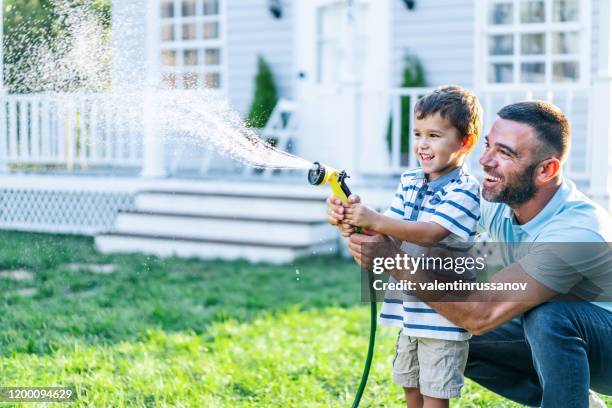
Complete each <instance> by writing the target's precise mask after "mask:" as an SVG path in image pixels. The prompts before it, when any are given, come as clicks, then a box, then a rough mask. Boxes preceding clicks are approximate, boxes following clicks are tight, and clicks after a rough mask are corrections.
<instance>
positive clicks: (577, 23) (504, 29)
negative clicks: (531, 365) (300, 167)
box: [113, 0, 612, 203]
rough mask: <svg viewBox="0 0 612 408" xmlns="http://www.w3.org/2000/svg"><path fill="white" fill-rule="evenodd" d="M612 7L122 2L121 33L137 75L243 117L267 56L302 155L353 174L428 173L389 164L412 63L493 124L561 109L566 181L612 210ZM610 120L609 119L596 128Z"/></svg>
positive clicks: (543, 1)
mask: <svg viewBox="0 0 612 408" xmlns="http://www.w3.org/2000/svg"><path fill="white" fill-rule="evenodd" d="M609 9H610V5H609V1H606V0H574V1H569V0H568V1H565V0H563V1H562V0H551V1H549V0H534V1H524V0H504V1H501V0H477V1H476V0H437V1H423V0H414V1H406V0H312V1H300V0H282V1H281V0H277V1H269V0H156V1H145V0H140V1H139V2H138V1H136V2H123V1H120V0H116V1H115V2H114V3H113V10H114V15H115V19H116V20H120V21H122V22H123V23H122V24H123V25H125V20H126V18H129V19H131V21H133V23H131V24H130V27H132V29H130V30H129V31H127V32H125V33H122V32H121V30H116V31H115V35H116V38H117V43H118V44H119V47H120V48H121V47H122V46H123V48H124V49H129V51H126V52H125V53H123V54H124V55H129V57H128V60H129V61H134V60H140V61H142V65H141V66H135V65H133V64H132V63H131V62H130V63H129V64H128V66H131V67H132V68H133V69H134V68H135V69H137V70H138V71H140V72H144V71H146V70H147V68H146V67H145V65H148V67H149V68H148V69H149V72H150V71H151V70H152V71H154V73H153V74H152V75H153V76H158V79H159V81H161V82H162V83H164V84H166V85H167V86H168V87H170V88H179V89H185V88H187V89H189V88H197V87H200V86H212V87H215V88H218V89H219V90H220V91H221V92H223V93H224V94H226V95H227V97H228V98H229V100H230V102H231V104H232V105H233V106H234V107H235V108H236V109H237V110H238V111H239V112H240V113H241V114H243V115H244V114H246V112H247V111H248V108H249V104H250V101H251V98H252V95H253V78H254V76H255V69H256V58H257V56H258V55H262V56H264V57H265V58H266V60H267V61H268V62H269V63H270V64H271V65H272V67H273V71H274V74H275V79H276V81H277V84H278V88H279V92H280V95H281V96H282V97H284V98H288V99H292V100H295V101H296V102H297V107H298V108H297V109H298V116H299V127H298V134H297V136H296V139H297V144H298V146H299V153H300V154H301V155H303V156H304V157H306V158H309V159H312V160H320V161H323V162H326V163H334V164H335V163H338V164H337V165H338V166H341V167H343V168H347V169H348V170H350V171H351V173H353V174H359V175H363V176H367V175H369V174H389V173H391V174H392V173H397V172H398V171H400V169H401V168H402V167H405V166H406V165H408V166H410V165H414V164H415V162H414V158H411V159H412V160H410V161H409V162H408V163H406V159H404V160H403V162H402V159H401V157H400V156H401V152H400V151H399V150H400V149H398V148H397V147H396V146H393V147H392V150H393V151H392V152H391V154H390V155H389V154H388V146H387V142H386V140H385V137H384V136H385V134H386V129H387V126H388V118H389V112H392V111H394V109H397V108H398V106H397V105H398V103H397V102H398V99H399V97H400V94H406V95H408V94H410V93H411V91H410V90H399V89H397V88H398V87H399V85H400V82H401V73H402V70H403V60H404V56H405V55H406V53H410V54H413V55H416V56H417V57H418V58H419V59H420V60H421V61H422V63H423V65H424V67H425V71H426V77H427V82H428V85H430V86H437V85H441V84H447V83H455V84H459V85H462V86H466V87H470V88H473V89H475V90H476V91H477V93H478V94H479V96H480V97H481V101H482V103H483V106H484V107H485V111H486V114H487V118H486V125H489V124H490V123H491V120H492V119H493V118H494V117H495V112H496V110H497V109H498V108H499V107H501V106H502V105H503V104H504V103H508V102H510V101H514V100H519V99H525V98H539V99H547V100H550V101H552V102H553V103H555V104H557V105H558V106H559V107H560V108H561V109H563V110H564V111H565V112H566V114H567V115H568V116H569V117H570V120H571V122H572V125H573V136H574V142H573V146H572V157H571V159H570V163H568V166H567V168H566V172H567V173H568V175H570V177H572V178H573V179H575V180H576V182H577V183H578V184H579V185H580V186H581V187H582V188H583V189H584V190H585V191H587V192H589V193H590V194H591V195H593V196H594V197H595V198H596V199H597V200H599V201H600V202H602V203H603V202H606V200H608V201H609V187H608V185H609V181H608V180H609V179H610V170H609V166H607V167H606V166H605V165H602V166H603V167H601V168H600V167H598V166H600V163H603V162H606V163H608V162H609V160H610V159H609V156H610V155H609V151H610V150H609V145H610V143H609V139H610V127H609V120H607V119H606V118H607V117H609V115H608V113H607V112H609V110H610V103H609V100H610V95H609V83H610V72H611V70H612V68H611V67H610V46H611V45H610V28H609V27H610V19H611V17H610V10H609ZM126 16H129V17H126ZM118 26H119V25H118ZM133 27H141V30H143V31H144V32H146V33H147V34H143V35H142V36H140V37H138V36H137V37H138V38H142V39H144V38H146V39H147V41H149V42H150V43H149V44H144V43H142V42H141V43H133V42H130V39H129V38H124V37H131V38H134V37H135V36H134V31H133ZM147 27H148V28H147ZM139 41H141V40H139ZM147 45H148V46H149V48H148V49H149V51H150V52H149V55H148V57H146V55H147ZM118 65H119V64H118ZM118 69H119V70H124V69H123V68H118ZM416 93H417V94H418V91H416ZM599 98H601V100H600V99H599ZM413 99H415V98H413ZM600 112H601V114H602V115H603V116H602V118H603V120H596V118H597V115H599V114H600ZM400 114H404V113H403V112H402V113H400ZM400 114H398V115H395V116H394V117H399V116H400ZM338 118H343V120H342V121H338ZM323 141H325V142H324V143H325V148H321V144H322V143H323ZM598 155H601V157H598ZM474 156H475V157H476V156H477V155H474ZM597 158H598V159H599V160H595V159H597ZM472 167H474V169H477V167H478V166H477V165H476V163H472Z"/></svg>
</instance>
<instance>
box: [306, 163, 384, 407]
mask: <svg viewBox="0 0 612 408" xmlns="http://www.w3.org/2000/svg"><path fill="white" fill-rule="evenodd" d="M346 178H348V175H347V174H346V172H345V171H344V170H343V171H341V172H339V171H338V170H336V169H334V168H331V167H327V166H323V165H322V164H320V163H319V162H314V165H313V167H312V168H311V169H310V171H309V172H308V182H309V183H310V184H312V185H322V184H325V183H328V184H329V185H330V186H331V189H332V192H333V194H334V196H336V197H338V198H339V199H340V201H342V203H343V204H344V205H348V204H349V201H348V198H349V196H350V195H351V190H350V189H349V188H348V186H347V185H346V183H345V179H346ZM355 232H357V233H359V232H361V228H360V227H355ZM367 274H368V289H369V292H370V340H369V342H368V354H367V356H366V359H365V364H364V366H363V373H362V374H361V381H360V382H359V387H358V388H357V393H356V394H355V399H354V400H353V405H352V408H357V407H358V406H359V403H360V402H361V397H362V396H363V392H364V390H365V387H366V385H367V383H368V376H369V374H370V366H371V365H372V358H373V357H374V344H375V342H376V322H377V319H378V310H377V305H376V293H375V292H374V286H373V280H374V277H373V275H372V272H371V271H368V272H367Z"/></svg>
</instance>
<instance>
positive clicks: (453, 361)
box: [418, 337, 468, 407]
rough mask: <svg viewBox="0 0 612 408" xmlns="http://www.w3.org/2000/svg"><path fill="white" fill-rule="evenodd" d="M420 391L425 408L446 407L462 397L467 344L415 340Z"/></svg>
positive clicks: (449, 341)
mask: <svg viewBox="0 0 612 408" xmlns="http://www.w3.org/2000/svg"><path fill="white" fill-rule="evenodd" d="M418 341H419V345H418V353H419V390H420V391H421V394H423V399H424V405H423V406H424V407H447V406H448V400H449V399H450V398H456V397H460V396H461V388H462V387H463V372H464V370H465V364H466V362H467V356H468V342H467V340H463V341H455V340H442V339H429V338H423V337H419V338H418Z"/></svg>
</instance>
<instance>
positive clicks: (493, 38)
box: [477, 0, 590, 85]
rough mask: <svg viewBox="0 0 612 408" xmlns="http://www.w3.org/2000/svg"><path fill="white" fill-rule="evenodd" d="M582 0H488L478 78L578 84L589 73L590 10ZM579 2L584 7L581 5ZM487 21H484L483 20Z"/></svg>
mask: <svg viewBox="0 0 612 408" xmlns="http://www.w3.org/2000/svg"><path fill="white" fill-rule="evenodd" d="M586 3H587V2H585V1H581V0H487V1H486V3H485V12H484V13H483V14H482V15H481V16H482V17H480V21H478V20H477V24H479V26H482V27H484V36H483V38H484V41H485V42H484V44H483V45H482V46H481V47H480V49H481V51H480V53H481V54H480V55H481V56H482V57H483V60H482V67H483V68H484V72H481V74H484V75H481V77H480V78H478V80H479V81H484V82H485V83H486V84H489V85H496V84H555V83H577V82H581V81H583V80H585V78H586V75H588V65H587V64H588V59H589V58H590V57H589V55H588V48H589V45H588V44H589V38H587V36H588V35H589V34H588V33H589V31H588V29H587V28H588V24H589V22H588V18H589V16H588V14H589V12H588V11H587V10H586V8H585V7H584V5H585V4H586ZM579 6H580V7H579ZM483 19H484V20H485V21H482V20H483Z"/></svg>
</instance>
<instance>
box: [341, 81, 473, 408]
mask: <svg viewBox="0 0 612 408" xmlns="http://www.w3.org/2000/svg"><path fill="white" fill-rule="evenodd" d="M481 115H482V108H481V106H480V104H479V102H478V99H477V98H476V96H475V95H474V94H473V93H471V92H469V91H467V90H465V89H462V88H460V87H458V86H445V87H440V88H438V89H436V90H435V91H433V92H432V93H430V94H428V95H426V96H424V97H423V98H422V99H420V100H419V101H418V102H417V104H416V106H415V111H414V146H413V149H414V153H415V155H416V157H417V159H418V161H419V163H420V165H421V167H420V168H417V169H413V170H408V171H406V172H404V173H403V174H402V176H401V180H400V183H399V187H398V189H397V192H396V194H395V197H394V198H393V201H392V203H391V207H390V208H389V209H388V210H387V211H386V212H385V213H384V215H383V214H378V213H377V212H375V211H373V210H371V209H369V208H368V207H366V206H364V205H362V204H361V203H356V204H352V205H350V206H349V207H347V208H344V209H342V208H338V210H339V211H340V212H343V213H344V214H343V216H342V215H341V216H339V217H337V219H338V220H342V221H341V223H340V224H339V225H340V227H341V230H342V233H343V235H345V236H348V235H350V234H351V233H352V231H353V227H352V226H360V227H362V228H365V229H368V230H371V231H374V232H377V233H380V234H386V235H388V236H390V237H392V238H395V239H398V240H401V241H405V242H404V243H403V244H402V249H404V250H407V252H409V253H410V252H412V251H410V249H409V248H412V250H414V249H415V248H417V249H418V245H424V246H425V245H433V244H437V243H445V244H446V243H452V242H457V241H461V242H465V241H470V240H472V239H473V236H474V235H475V231H476V225H477V221H478V218H479V216H480V210H479V203H480V186H479V184H478V181H477V180H476V179H475V178H474V177H472V176H471V175H470V174H468V172H467V169H466V168H465V167H464V165H463V162H464V159H465V157H466V155H467V154H468V153H469V152H470V151H471V150H472V148H473V147H474V145H475V144H476V141H477V139H478V136H479V133H480V120H481ZM331 208H332V206H330V210H331ZM330 214H331V215H332V217H333V211H332V213H330ZM391 279H392V278H391ZM380 322H381V323H382V324H383V325H387V326H397V327H401V328H402V329H401V331H400V334H399V336H398V340H397V344H396V349H395V358H394V360H393V382H394V383H396V384H398V385H401V386H402V387H404V392H405V395H406V403H407V405H408V407H409V408H415V407H426V408H430V407H448V404H449V398H454V397H459V396H460V394H461V387H462V386H463V371H464V368H465V364H466V361H467V353H468V339H469V337H470V334H469V333H468V332H467V331H466V330H464V329H462V328H460V327H457V326H455V325H454V324H453V323H451V322H450V321H448V320H447V319H445V318H444V317H442V316H440V315H439V314H437V313H436V312H435V311H434V310H433V309H431V308H430V307H428V306H427V305H426V304H425V303H423V302H420V301H419V300H418V299H417V298H416V297H413V296H411V295H410V294H408V293H406V292H404V293H403V294H401V293H400V295H399V296H398V294H397V292H387V293H386V294H385V300H384V303H383V307H382V312H381V315H380Z"/></svg>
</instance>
